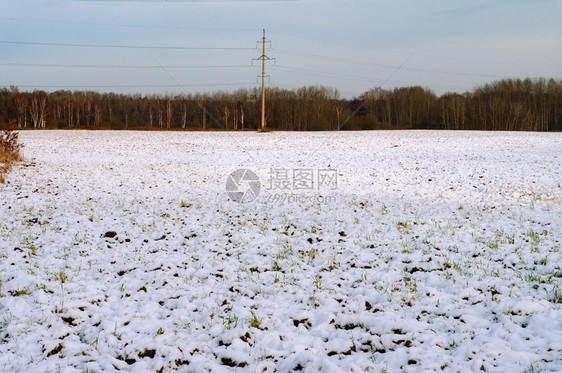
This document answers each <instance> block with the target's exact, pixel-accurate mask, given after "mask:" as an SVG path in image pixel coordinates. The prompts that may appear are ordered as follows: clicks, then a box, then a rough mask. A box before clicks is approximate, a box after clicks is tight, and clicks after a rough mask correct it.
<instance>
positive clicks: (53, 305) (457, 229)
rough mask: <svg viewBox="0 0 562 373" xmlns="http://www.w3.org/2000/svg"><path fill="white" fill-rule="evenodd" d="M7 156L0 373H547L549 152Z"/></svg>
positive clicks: (270, 148)
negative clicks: (15, 159) (12, 161)
mask: <svg viewBox="0 0 562 373" xmlns="http://www.w3.org/2000/svg"><path fill="white" fill-rule="evenodd" d="M21 138H22V140H23V142H24V143H25V149H24V155H25V157H26V161H25V162H24V163H23V164H22V165H20V166H19V167H16V168H15V171H14V172H12V173H11V174H9V175H8V176H7V184H5V185H0V371H9V372H24V371H30V372H58V371H61V372H78V371H89V372H101V371H119V370H126V371H134V372H168V371H175V370H177V371H190V372H191V371H193V372H201V371H212V372H221V371H226V372H228V371H237V372H274V371H278V372H284V371H299V370H302V371H305V372H317V371H323V372H339V371H343V372H361V371H372V372H380V371H389V372H395V371H410V372H417V371H422V370H424V371H442V370H445V371H455V372H456V371H466V372H469V371H479V370H483V371H487V372H534V371H542V370H546V371H561V370H562V310H561V307H562V268H561V263H562V255H561V253H560V246H561V242H562V208H561V197H562V189H561V185H560V184H561V182H562V134H559V133H557V134H542V133H486V132H439V131H417V132H410V131H400V132H394V131H381V132H343V133H280V132H278V133H265V134H263V133H262V134H260V133H224V132H223V133H218V132H216V133H178V132H166V133H163V132H90V131H41V132H23V133H21ZM238 169H248V170H250V171H253V172H254V173H255V174H256V175H257V178H259V182H260V185H259V190H258V188H257V187H258V183H257V182H256V181H255V180H254V181H251V180H250V182H243V183H242V182H241V185H242V186H241V188H240V189H239V191H241V192H244V191H254V192H257V191H259V194H258V196H257V198H256V199H255V200H254V201H252V202H248V203H238V202H235V201H232V200H231V199H229V195H230V196H231V197H233V198H237V197H236V194H235V193H233V192H235V191H236V190H235V189H236V188H237V187H238V184H236V182H237V181H239V178H240V176H244V177H247V176H251V173H248V172H246V173H244V172H242V171H239V172H234V171H235V170H238ZM231 173H233V177H232V178H230V179H229V175H230V174H231ZM336 177H337V179H336ZM227 180H230V181H231V183H230V184H229V194H228V195H227V192H226V190H227ZM232 182H234V184H232ZM233 185H234V190H233V189H232V186H233ZM244 198H245V201H246V200H249V199H252V195H251V194H246V195H245V196H244Z"/></svg>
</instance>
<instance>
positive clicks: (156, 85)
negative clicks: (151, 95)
mask: <svg viewBox="0 0 562 373" xmlns="http://www.w3.org/2000/svg"><path fill="white" fill-rule="evenodd" d="M242 85H248V86H254V85H256V83H255V82H252V83H205V84H131V85H16V84H9V85H6V84H4V85H0V87H2V88H10V87H18V88H45V89H47V88H68V89H71V88H72V89H78V88H82V89H94V88H178V87H179V88H181V87H213V86H242Z"/></svg>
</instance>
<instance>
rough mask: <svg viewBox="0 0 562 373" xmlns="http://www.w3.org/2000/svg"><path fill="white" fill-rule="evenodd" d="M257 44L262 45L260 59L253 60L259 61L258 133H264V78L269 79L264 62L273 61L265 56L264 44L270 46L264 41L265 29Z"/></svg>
mask: <svg viewBox="0 0 562 373" xmlns="http://www.w3.org/2000/svg"><path fill="white" fill-rule="evenodd" d="M259 43H261V45H262V54H261V57H258V58H255V59H256V60H261V75H258V77H260V78H261V125H260V128H259V130H258V131H265V78H266V77H268V78H269V75H265V61H269V60H274V58H269V57H268V56H266V54H265V45H266V43H270V45H271V41H267V40H266V39H265V29H263V36H262V39H261V41H258V44H259Z"/></svg>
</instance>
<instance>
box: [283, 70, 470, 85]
mask: <svg viewBox="0 0 562 373" xmlns="http://www.w3.org/2000/svg"><path fill="white" fill-rule="evenodd" d="M273 69H275V70H278V71H282V72H287V73H291V74H302V75H314V76H320V77H325V78H336V79H343V80H349V81H357V82H367V83H375V82H384V81H385V79H382V78H372V77H366V76H357V75H349V74H340V73H331V72H326V71H317V70H310V69H302V68H296V67H286V66H279V65H277V66H275V67H273ZM402 70H406V69H405V68H404V67H403V68H402ZM387 83H397V84H414V85H423V84H420V83H419V82H412V81H403V80H390V81H387ZM431 86H435V87H441V88H451V89H454V88H461V87H459V86H456V85H447V84H439V83H431ZM462 89H466V87H462Z"/></svg>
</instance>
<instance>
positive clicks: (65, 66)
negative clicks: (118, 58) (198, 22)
mask: <svg viewBox="0 0 562 373" xmlns="http://www.w3.org/2000/svg"><path fill="white" fill-rule="evenodd" d="M0 66H13V67H64V68H93V69H160V66H154V65H84V64H59V63H22V62H0ZM164 67H165V68H167V69H222V68H229V69H230V68H251V67H253V66H252V65H169V66H164Z"/></svg>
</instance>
